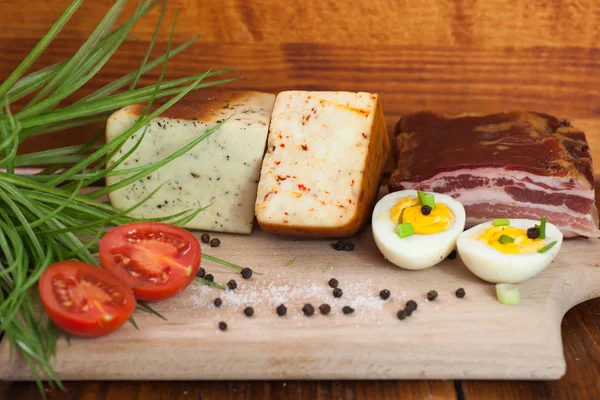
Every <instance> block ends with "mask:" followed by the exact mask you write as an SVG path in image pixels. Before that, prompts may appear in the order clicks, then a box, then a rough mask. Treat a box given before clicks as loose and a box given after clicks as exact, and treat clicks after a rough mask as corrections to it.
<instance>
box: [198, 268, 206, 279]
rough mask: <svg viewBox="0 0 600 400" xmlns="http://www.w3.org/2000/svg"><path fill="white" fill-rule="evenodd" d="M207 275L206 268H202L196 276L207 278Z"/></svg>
mask: <svg viewBox="0 0 600 400" xmlns="http://www.w3.org/2000/svg"><path fill="white" fill-rule="evenodd" d="M205 275H206V270H205V269H204V268H200V269H199V270H198V273H197V274H196V276H197V277H198V278H204V276H205Z"/></svg>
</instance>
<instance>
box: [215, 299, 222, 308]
mask: <svg viewBox="0 0 600 400" xmlns="http://www.w3.org/2000/svg"><path fill="white" fill-rule="evenodd" d="M213 304H214V305H215V307H221V305H222V304H223V300H221V298H220V297H217V298H216V299H215V301H213Z"/></svg>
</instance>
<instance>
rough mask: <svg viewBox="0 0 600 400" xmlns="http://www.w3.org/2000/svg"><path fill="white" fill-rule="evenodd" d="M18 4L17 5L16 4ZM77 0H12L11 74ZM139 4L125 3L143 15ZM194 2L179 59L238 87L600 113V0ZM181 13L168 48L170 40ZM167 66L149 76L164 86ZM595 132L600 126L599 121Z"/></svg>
mask: <svg viewBox="0 0 600 400" xmlns="http://www.w3.org/2000/svg"><path fill="white" fill-rule="evenodd" d="M2 3H4V4H2ZM67 3H68V0H51V1H42V0H37V1H30V2H27V3H24V4H20V5H19V7H16V6H14V3H12V2H9V1H6V0H4V1H3V2H0V5H3V6H4V7H3V10H4V12H3V14H2V15H0V25H1V26H2V27H3V28H4V29H3V30H2V33H0V51H2V53H3V62H2V63H0V77H4V76H7V75H8V73H9V72H10V70H11V69H12V68H14V67H15V66H16V65H17V63H18V62H19V61H20V60H21V59H22V58H23V56H24V55H25V54H26V52H27V51H29V49H31V48H32V47H33V46H34V44H35V42H36V40H37V38H39V37H40V36H41V35H42V34H43V33H44V32H45V30H46V29H47V28H48V27H49V26H50V25H51V23H52V21H53V20H54V19H55V18H56V17H57V16H58V15H59V13H60V10H61V9H62V8H63V7H64V6H65V5H66V4H67ZM134 3H135V2H130V4H129V5H128V7H127V10H126V12H125V14H130V13H131V11H132V7H133V5H134ZM110 4H111V1H109V0H102V1H95V2H89V1H88V2H85V3H84V5H83V6H82V9H81V11H80V12H78V13H77V14H76V15H75V17H74V18H73V20H72V21H71V23H70V24H69V25H67V27H66V28H65V30H64V32H63V34H62V36H61V37H60V38H59V39H58V40H57V41H56V43H55V44H54V45H53V46H52V47H51V48H50V49H49V51H48V52H47V54H45V55H44V56H43V57H42V58H41V60H40V62H39V66H40V67H41V66H45V65H48V64H50V63H53V62H57V61H60V60H62V59H64V58H65V57H68V56H69V55H71V54H73V53H74V51H75V50H76V48H77V46H78V45H80V44H81V43H82V42H83V39H84V37H85V35H86V34H88V33H89V32H90V31H91V30H92V27H93V24H94V23H96V22H98V20H99V19H100V16H101V13H102V12H104V11H106V10H107V9H108V7H109V5H110ZM169 4H170V5H169V9H168V12H167V17H168V18H170V17H173V16H174V12H175V10H179V11H180V15H179V24H178V29H177V31H176V35H175V42H176V43H181V42H183V41H184V40H187V39H189V38H190V37H193V36H195V35H198V36H199V41H198V43H197V44H196V45H194V46H193V47H192V48H190V49H189V51H188V52H186V53H185V54H184V55H180V56H178V57H177V58H175V59H174V60H173V62H172V63H171V64H170V67H171V68H170V70H169V72H168V75H169V76H170V77H173V78H175V77H180V76H184V75H188V74H192V73H198V72H200V71H204V70H206V69H208V68H219V67H235V68H237V70H236V72H235V73H234V74H235V75H236V76H243V79H241V80H239V81H237V82H235V83H232V84H230V87H232V88H233V87H235V88H242V89H253V90H262V91H267V92H278V91H281V90H285V89H331V90H354V91H358V90H363V91H372V92H378V93H380V94H381V99H382V104H383V108H384V112H385V113H386V115H387V116H388V117H389V118H393V119H395V118H397V116H399V115H402V114H406V113H409V112H414V111H418V110H422V109H432V110H434V111H438V112H446V113H462V112H465V111H471V112H482V113H486V112H495V111H504V110H510V109H527V110H536V111H543V112H547V113H550V114H555V115H557V116H560V117H568V118H572V119H594V118H599V117H600V107H599V106H598V103H597V101H596V99H597V98H598V95H599V94H600V89H598V88H599V87H600V45H599V42H600V28H599V27H600V23H599V19H600V11H599V8H600V5H599V4H598V2H595V1H593V0H589V1H582V0H569V1H563V2H549V1H544V0H536V1H525V0H519V1H516V2H512V3H511V4H508V3H506V4H504V2H499V1H493V2H487V1H473V0H471V1H468V0H461V1H458V0H457V1H434V0H430V1H418V2H416V1H408V0H406V1H392V0H377V1H370V2H363V3H357V4H355V5H354V6H342V5H341V3H338V2H335V1H320V0H309V1H306V2H286V3H285V5H282V3H280V2H278V1H274V0H258V1H252V2H246V1H242V0H226V1H220V0H219V1H217V0H209V1H196V0H172V1H170V2H169ZM156 17H157V12H152V13H151V14H150V15H149V16H148V18H147V19H144V20H142V21H141V22H140V23H139V24H138V25H137V26H136V27H135V28H134V30H133V33H134V34H135V35H136V36H137V37H139V40H137V41H131V42H130V43H127V44H125V45H124V46H123V49H122V50H121V51H120V52H119V53H118V54H117V56H116V58H115V59H114V60H113V61H111V62H110V63H109V64H108V65H107V66H106V69H105V70H104V71H103V72H102V73H101V74H100V75H99V76H98V77H97V78H95V79H94V80H93V81H92V82H91V83H90V85H89V86H88V87H86V88H85V89H83V90H82V91H81V93H80V94H78V95H76V96H74V97H73V99H71V100H76V99H77V98H79V97H81V95H82V94H85V93H88V92H89V91H90V90H92V89H94V88H97V87H99V86H100V85H103V84H105V83H107V82H109V81H111V80H113V79H115V78H116V77H118V76H121V75H123V74H125V73H126V72H129V71H130V70H132V69H133V68H135V65H136V64H137V63H138V62H139V60H141V59H142V57H143V52H144V50H145V46H146V44H147V41H148V40H149V38H150V36H151V33H152V29H153V27H154V23H155V21H156ZM168 28H169V27H168V24H165V27H164V31H163V32H162V33H163V34H162V35H160V37H159V43H158V44H157V48H156V52H158V51H160V50H163V51H164V49H165V40H166V38H167V37H168V35H167V31H168ZM157 74H158V71H154V72H153V73H151V74H149V76H148V77H147V78H145V79H143V80H142V83H143V84H150V83H153V82H154V80H155V78H156V76H157ZM93 132H94V130H93V129H89V130H84V129H79V130H77V131H71V132H69V133H66V134H64V135H52V137H41V138H36V139H35V140H33V141H30V142H29V143H26V145H25V147H24V149H26V150H34V149H39V148H44V147H48V146H50V145H57V144H60V143H69V144H71V143H76V142H81V141H82V140H85V139H86V138H89V137H90V136H91V135H92V134H93ZM588 136H590V137H593V138H594V140H595V137H596V136H600V133H599V131H598V130H597V129H594V130H592V131H588Z"/></svg>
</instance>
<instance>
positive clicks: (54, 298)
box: [38, 261, 136, 337]
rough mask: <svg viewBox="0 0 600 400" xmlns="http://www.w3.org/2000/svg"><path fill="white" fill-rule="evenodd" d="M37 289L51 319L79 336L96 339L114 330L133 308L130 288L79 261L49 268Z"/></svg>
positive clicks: (61, 263)
mask: <svg viewBox="0 0 600 400" xmlns="http://www.w3.org/2000/svg"><path fill="white" fill-rule="evenodd" d="M38 287H39V290H40V296H41V298H42V304H43V305H44V308H45V309H46V312H47V313H48V315H49V316H50V319H52V321H54V323H55V324H56V325H57V326H58V327H59V328H61V329H62V330H63V331H65V332H68V333H71V334H73V335H78V336H87V337H98V336H103V335H106V334H108V333H110V332H112V331H114V330H116V329H117V328H119V327H121V325H123V324H124V323H125V322H126V321H127V320H128V319H129V317H130V316H131V314H132V313H133V310H134V309H135V305H136V301H135V297H134V296H133V292H132V290H131V289H130V288H128V287H127V286H126V285H124V284H123V283H121V282H120V281H119V280H117V279H116V278H115V277H114V276H113V275H111V274H110V273H109V272H107V271H105V270H103V269H102V268H99V267H95V266H93V265H89V264H85V263H82V262H79V261H62V262H59V263H56V264H53V265H51V266H49V267H48V268H46V270H45V271H44V273H43V274H42V276H41V277H40V281H39V285H38Z"/></svg>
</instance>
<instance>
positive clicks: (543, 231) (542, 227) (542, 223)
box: [539, 217, 546, 239]
mask: <svg viewBox="0 0 600 400" xmlns="http://www.w3.org/2000/svg"><path fill="white" fill-rule="evenodd" d="M539 239H546V217H542V219H541V221H540V237H539Z"/></svg>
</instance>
